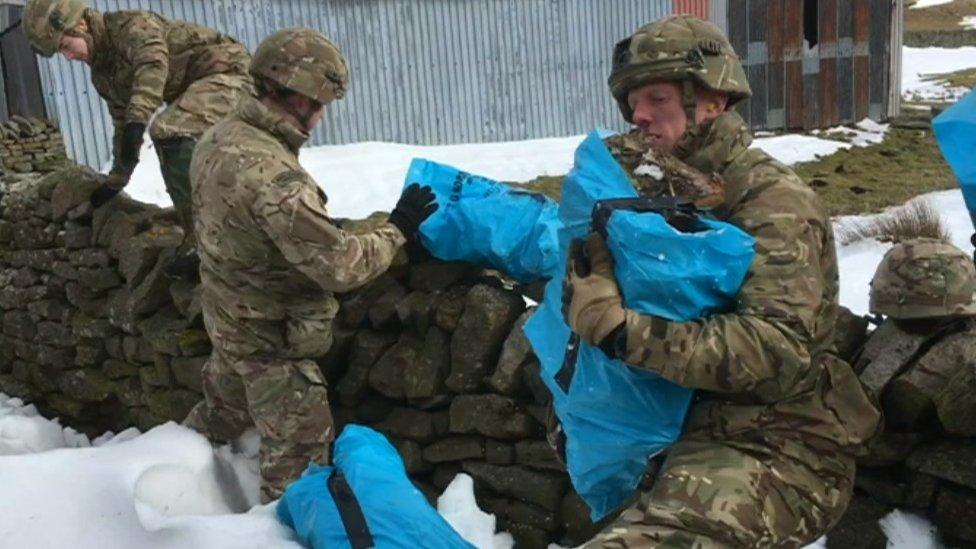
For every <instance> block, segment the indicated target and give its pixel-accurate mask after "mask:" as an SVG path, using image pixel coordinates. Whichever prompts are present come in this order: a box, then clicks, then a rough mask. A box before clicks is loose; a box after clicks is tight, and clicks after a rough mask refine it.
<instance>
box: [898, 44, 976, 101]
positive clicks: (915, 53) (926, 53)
mask: <svg viewBox="0 0 976 549" xmlns="http://www.w3.org/2000/svg"><path fill="white" fill-rule="evenodd" d="M902 52H903V55H902V86H901V90H902V95H903V96H904V97H905V98H907V99H910V100H949V101H953V100H956V99H958V98H960V97H962V96H963V95H965V94H966V92H967V91H969V90H968V89H966V88H950V87H946V86H945V85H944V84H942V83H940V82H933V81H931V80H927V78H929V77H931V76H932V75H935V74H944V73H948V72H955V71H958V70H962V69H968V68H971V67H976V46H966V47H962V48H910V47H907V46H906V47H905V48H904V49H903V50H902Z"/></svg>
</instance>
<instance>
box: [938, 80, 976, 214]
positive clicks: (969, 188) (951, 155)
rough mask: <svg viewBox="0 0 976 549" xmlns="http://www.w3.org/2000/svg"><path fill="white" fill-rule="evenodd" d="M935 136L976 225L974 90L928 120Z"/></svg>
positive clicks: (975, 103)
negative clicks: (957, 181) (933, 118)
mask: <svg viewBox="0 0 976 549" xmlns="http://www.w3.org/2000/svg"><path fill="white" fill-rule="evenodd" d="M932 127H933V129H934V130H935V137H936V139H937V140H938V142H939V148H940V149H942V156H944V157H945V159H946V161H947V162H948V163H949V166H951V167H952V171H953V172H955V174H956V178H957V179H958V180H959V187H960V188H961V189H962V196H963V199H965V201H966V208H967V209H968V210H969V218H970V220H971V221H972V222H973V226H974V227H976V93H973V92H969V93H968V94H966V96H965V97H963V98H962V99H960V100H959V101H958V102H957V103H956V104H955V105H953V106H951V107H949V108H948V109H946V110H945V111H943V112H942V114H940V115H939V116H937V117H935V120H934V121H933V122H932Z"/></svg>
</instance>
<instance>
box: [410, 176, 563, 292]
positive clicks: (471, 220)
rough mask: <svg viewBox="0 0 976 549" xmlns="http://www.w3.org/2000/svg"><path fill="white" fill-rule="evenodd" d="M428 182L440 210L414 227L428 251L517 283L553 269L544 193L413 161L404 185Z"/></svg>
mask: <svg viewBox="0 0 976 549" xmlns="http://www.w3.org/2000/svg"><path fill="white" fill-rule="evenodd" d="M411 183H420V184H422V185H430V187H431V189H433V191H434V195H435V196H436V197H437V203H438V204H439V205H440V208H439V209H438V210H437V212H435V213H434V215H432V216H431V217H430V218H429V219H427V221H425V222H424V223H423V225H421V227H420V238H421V241H422V242H423V244H424V247H426V248H427V250H428V251H430V253H431V254H432V255H433V256H434V257H436V258H438V259H443V260H445V261H465V262H468V263H474V264H475V265H481V266H484V267H491V268H494V269H498V270H500V271H502V272H504V273H506V274H507V275H509V276H511V277H513V278H515V279H516V280H519V281H521V282H531V281H533V280H538V279H540V278H542V277H543V276H544V275H545V273H547V272H549V271H551V270H552V269H553V268H554V267H555V262H556V260H557V258H558V249H557V243H556V227H557V222H556V216H557V209H558V207H557V205H556V203H555V202H553V201H552V200H549V199H548V198H546V197H545V196H543V195H541V194H536V193H529V192H526V191H520V190H517V189H515V188H513V187H510V186H508V185H505V184H503V183H499V182H497V181H493V180H491V179H486V178H484V177H479V176H476V175H471V174H469V173H465V172H462V171H460V170H458V169H456V168H452V167H450V166H445V165H443V164H438V163H436V162H431V161H430V160H423V159H414V161H413V162H411V163H410V169H409V170H408V171H407V177H406V179H405V180H404V186H406V185H409V184H411Z"/></svg>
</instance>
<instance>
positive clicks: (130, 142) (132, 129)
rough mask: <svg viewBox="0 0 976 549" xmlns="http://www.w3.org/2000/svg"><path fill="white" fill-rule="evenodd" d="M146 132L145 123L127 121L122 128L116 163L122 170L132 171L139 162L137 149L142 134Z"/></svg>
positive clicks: (140, 144) (140, 145) (140, 142)
mask: <svg viewBox="0 0 976 549" xmlns="http://www.w3.org/2000/svg"><path fill="white" fill-rule="evenodd" d="M145 132H146V125H145V124H142V123H140V122H129V123H128V124H126V125H125V127H123V128H122V140H121V141H120V142H119V157H118V159H117V160H116V164H117V165H118V167H119V168H120V169H121V171H122V172H128V173H132V170H134V169H136V164H138V163H139V149H141V148H142V136H143V134H144V133H145Z"/></svg>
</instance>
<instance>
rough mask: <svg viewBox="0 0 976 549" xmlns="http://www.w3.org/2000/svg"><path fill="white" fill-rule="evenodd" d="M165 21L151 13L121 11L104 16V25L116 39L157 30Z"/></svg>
mask: <svg viewBox="0 0 976 549" xmlns="http://www.w3.org/2000/svg"><path fill="white" fill-rule="evenodd" d="M164 22H165V19H163V18H162V17H161V16H160V15H158V14H156V13H153V12H151V11H144V10H122V11H112V12H108V13H106V14H105V25H106V27H108V29H109V30H110V31H111V32H112V34H114V35H115V36H116V37H117V38H120V39H125V38H126V37H130V36H133V37H134V36H138V35H140V34H143V33H145V32H147V31H150V30H156V29H159V28H160V27H161V26H162V25H163V23H164Z"/></svg>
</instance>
